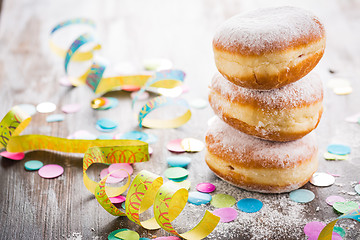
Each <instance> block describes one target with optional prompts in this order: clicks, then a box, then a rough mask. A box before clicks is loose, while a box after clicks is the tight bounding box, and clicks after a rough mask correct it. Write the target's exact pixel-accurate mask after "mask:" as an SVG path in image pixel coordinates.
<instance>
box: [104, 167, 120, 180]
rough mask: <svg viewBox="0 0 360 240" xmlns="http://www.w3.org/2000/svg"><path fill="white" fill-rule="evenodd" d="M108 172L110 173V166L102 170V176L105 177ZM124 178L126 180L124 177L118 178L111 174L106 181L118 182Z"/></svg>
mask: <svg viewBox="0 0 360 240" xmlns="http://www.w3.org/2000/svg"><path fill="white" fill-rule="evenodd" d="M108 174H109V168H105V169H103V170H101V172H100V178H101V179H103V178H104V177H105V176H106V175H108ZM122 180H124V178H117V177H114V176H111V175H110V176H108V178H107V179H106V183H118V182H121V181H122Z"/></svg>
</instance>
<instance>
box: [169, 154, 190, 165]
mask: <svg viewBox="0 0 360 240" xmlns="http://www.w3.org/2000/svg"><path fill="white" fill-rule="evenodd" d="M166 161H167V163H168V164H169V165H170V166H171V167H186V166H187V165H189V163H190V162H191V158H189V157H181V156H171V157H168V158H167V159H166Z"/></svg>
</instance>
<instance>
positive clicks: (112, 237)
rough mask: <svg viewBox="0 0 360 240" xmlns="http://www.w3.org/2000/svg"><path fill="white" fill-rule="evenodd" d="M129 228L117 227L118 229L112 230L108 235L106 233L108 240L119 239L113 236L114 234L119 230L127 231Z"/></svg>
mask: <svg viewBox="0 0 360 240" xmlns="http://www.w3.org/2000/svg"><path fill="white" fill-rule="evenodd" d="M127 230H129V229H126V228H122V229H118V230H115V231H112V232H111V233H110V234H109V235H108V240H119V238H117V237H115V235H116V234H117V233H119V232H122V231H127Z"/></svg>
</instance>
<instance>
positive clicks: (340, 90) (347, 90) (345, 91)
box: [333, 86, 353, 95]
mask: <svg viewBox="0 0 360 240" xmlns="http://www.w3.org/2000/svg"><path fill="white" fill-rule="evenodd" d="M333 91H334V93H335V94H336V95H348V94H350V93H352V91H353V89H352V87H351V86H347V87H336V88H334V89H333Z"/></svg>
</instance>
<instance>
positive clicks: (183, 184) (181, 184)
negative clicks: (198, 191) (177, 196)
mask: <svg viewBox="0 0 360 240" xmlns="http://www.w3.org/2000/svg"><path fill="white" fill-rule="evenodd" d="M173 182H174V181H173ZM174 184H176V185H177V186H179V187H181V188H185V189H186V190H189V189H190V187H191V182H190V181H189V180H184V181H181V182H174Z"/></svg>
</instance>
